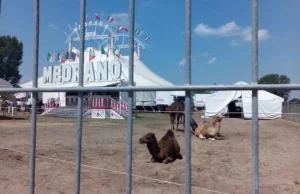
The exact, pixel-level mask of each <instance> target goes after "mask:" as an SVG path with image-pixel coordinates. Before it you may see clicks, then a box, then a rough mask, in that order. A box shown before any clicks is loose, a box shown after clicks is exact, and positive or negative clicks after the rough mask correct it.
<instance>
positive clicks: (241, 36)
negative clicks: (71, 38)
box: [0, 0, 300, 97]
mask: <svg viewBox="0 0 300 194" xmlns="http://www.w3.org/2000/svg"><path fill="white" fill-rule="evenodd" d="M2 3H3V5H2V14H1V20H0V35H15V36H17V37H18V38H19V39H20V40H22V41H23V43H24V56H23V63H22V65H21V73H22V75H23V78H22V81H21V82H24V81H28V80H31V77H32V69H31V66H32V62H33V1H32V0H9V1H3V2H2ZM16 5H18V6H16ZM40 8H41V12H40V13H41V16H40V55H39V56H40V61H39V63H40V75H41V73H42V67H43V66H44V65H49V64H48V62H47V61H46V56H47V52H56V51H58V50H62V49H66V48H67V44H65V39H66V36H65V35H64V34H63V32H62V30H65V31H67V32H68V30H69V29H68V24H74V22H75V21H77V22H78V23H79V19H80V13H79V10H80V0H64V1H61V0H52V1H41V3H40ZM128 8H129V6H128V0H127V1H125V0H109V1H99V0H87V14H88V18H91V19H93V17H94V13H95V12H96V13H99V14H101V13H104V14H105V18H106V17H107V16H109V15H111V16H113V17H115V18H116V22H117V23H119V24H124V25H125V26H126V24H128V14H127V13H128ZM184 8H185V1H184V0H178V1H171V0H168V1H167V0H136V26H137V27H138V28H140V29H142V30H143V31H144V34H145V35H148V36H149V37H150V40H149V42H148V44H149V46H148V48H147V49H146V50H144V51H143V52H142V61H143V62H144V63H145V64H146V65H147V66H148V67H149V68H150V69H151V70H152V71H154V72H155V73H157V74H158V75H160V76H161V77H163V78H165V79H166V80H168V81H170V82H172V83H174V84H183V83H184V66H182V64H183V62H184V61H183V59H184V53H185V41H184V40H185V37H184V27H185V23H184V21H185V19H184V14H185V12H184V11H185V10H184ZM298 18H300V1H299V0H263V1H262V0H260V1H259V29H260V32H259V39H260V41H259V76H263V75H265V74H268V73H279V74H286V75H287V76H288V77H290V78H291V80H292V82H293V83H300V76H299V72H300V64H299V61H300V53H299V52H300V44H299V43H300V42H299V38H298V36H297V35H299V34H300V26H299V24H298V21H297V19H298ZM250 40H251V1H250V0H247V1H240V0H227V1H220V0H194V1H193V4H192V83H193V84H213V83H217V84H232V83H235V82H237V81H245V82H250V81H251V42H250ZM292 96H297V97H300V95H299V93H293V94H292Z"/></svg>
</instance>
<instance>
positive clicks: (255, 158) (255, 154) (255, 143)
mask: <svg viewBox="0 0 300 194" xmlns="http://www.w3.org/2000/svg"><path fill="white" fill-rule="evenodd" d="M257 81H258V0H252V83H253V84H257ZM252 169H253V180H252V181H253V191H252V192H253V194H258V193H259V138H258V91H257V90H252Z"/></svg>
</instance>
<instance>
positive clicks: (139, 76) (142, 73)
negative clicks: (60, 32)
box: [20, 48, 173, 102]
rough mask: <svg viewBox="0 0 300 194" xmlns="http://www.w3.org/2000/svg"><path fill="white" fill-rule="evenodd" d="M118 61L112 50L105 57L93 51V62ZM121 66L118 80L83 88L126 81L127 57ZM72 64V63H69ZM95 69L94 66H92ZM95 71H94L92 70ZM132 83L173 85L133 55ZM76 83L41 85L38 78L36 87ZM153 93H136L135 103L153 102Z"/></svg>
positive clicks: (138, 84) (124, 57) (86, 59)
mask: <svg viewBox="0 0 300 194" xmlns="http://www.w3.org/2000/svg"><path fill="white" fill-rule="evenodd" d="M89 50H90V48H87V49H86V50H85V53H84V56H85V61H88V59H89ZM72 51H73V52H76V53H79V50H77V49H76V48H73V49H72ZM116 59H118V58H117V56H116V55H115V54H114V53H113V52H112V50H111V49H110V50H109V55H108V57H106V55H102V54H101V51H100V50H95V58H94V59H93V60H92V62H93V61H106V60H107V61H108V62H109V63H110V62H111V61H112V60H116ZM118 60H119V61H120V62H121V64H122V75H121V78H120V80H116V81H95V82H84V86H102V87H104V86H108V85H112V84H118V83H120V82H121V80H124V81H128V69H129V56H122V55H121V56H120V58H119V59H118ZM75 63H79V58H78V57H76V60H75V62H74V64H75ZM70 64H72V63H70ZM94 67H96V66H94ZM94 70H95V71H97V70H96V69H94ZM134 83H135V85H136V86H172V85H173V84H172V83H170V82H168V81H166V80H165V79H163V78H161V77H160V76H158V75H156V74H155V73H154V72H152V71H151V70H150V69H149V68H148V67H147V66H146V65H145V64H144V63H143V62H142V61H141V60H140V59H139V56H138V55H137V54H136V53H134ZM77 85H78V83H72V82H68V83H64V84H44V83H43V77H40V78H39V79H38V87H46V88H47V87H75V86H77ZM20 86H21V87H22V88H31V87H32V81H30V82H27V83H24V84H21V85H20ZM155 100H156V98H155V92H136V101H145V102H147V101H148V102H150V101H151V102H155Z"/></svg>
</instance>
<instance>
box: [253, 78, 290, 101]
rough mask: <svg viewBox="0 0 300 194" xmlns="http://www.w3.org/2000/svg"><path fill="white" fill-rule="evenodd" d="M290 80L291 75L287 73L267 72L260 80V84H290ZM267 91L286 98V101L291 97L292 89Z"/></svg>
mask: <svg viewBox="0 0 300 194" xmlns="http://www.w3.org/2000/svg"><path fill="white" fill-rule="evenodd" d="M290 82H291V80H290V78H289V77H287V76H286V75H279V74H267V75H265V76H263V77H261V78H260V79H259V80H258V83H259V84H289V83H290ZM267 91H268V92H271V93H273V94H275V95H278V96H280V97H282V98H284V101H287V100H288V99H289V95H290V92H291V90H289V89H286V90H276V89H268V90H267Z"/></svg>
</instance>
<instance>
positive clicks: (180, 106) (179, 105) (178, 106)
mask: <svg viewBox="0 0 300 194" xmlns="http://www.w3.org/2000/svg"><path fill="white" fill-rule="evenodd" d="M184 108H185V107H184V103H183V102H179V101H175V102H173V103H172V104H171V105H170V111H171V112H170V123H171V129H173V130H174V124H175V122H174V121H175V119H176V120H177V122H176V131H177V130H178V125H179V123H180V122H179V120H180V119H181V120H182V124H183V126H185V118H184ZM172 111H174V112H172ZM179 111H180V112H179ZM182 111H183V112H182ZM191 127H192V130H193V131H194V130H195V129H196V128H197V127H198V125H197V123H196V122H195V120H194V119H193V118H191Z"/></svg>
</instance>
